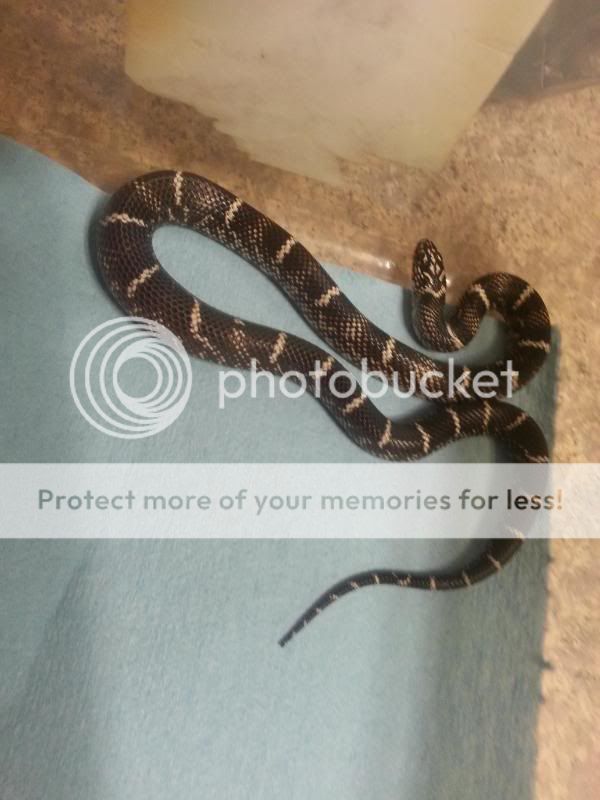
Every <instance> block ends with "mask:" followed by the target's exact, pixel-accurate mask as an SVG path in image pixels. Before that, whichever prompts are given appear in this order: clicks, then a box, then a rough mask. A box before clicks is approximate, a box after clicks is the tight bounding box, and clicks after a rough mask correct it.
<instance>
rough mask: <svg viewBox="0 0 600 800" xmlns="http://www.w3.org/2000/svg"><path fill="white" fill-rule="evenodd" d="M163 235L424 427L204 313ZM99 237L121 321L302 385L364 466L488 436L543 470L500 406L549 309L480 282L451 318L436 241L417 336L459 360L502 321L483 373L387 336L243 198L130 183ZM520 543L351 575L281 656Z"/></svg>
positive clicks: (310, 356) (420, 255)
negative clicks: (271, 292) (265, 297)
mask: <svg viewBox="0 0 600 800" xmlns="http://www.w3.org/2000/svg"><path fill="white" fill-rule="evenodd" d="M164 225H176V226H181V227H184V228H189V229H192V230H194V231H197V232H198V233H200V234H201V235H203V236H205V237H208V238H209V239H211V240H213V241H215V242H217V243H218V244H220V245H223V246H224V247H226V248H228V249H229V250H231V251H232V252H234V253H235V254H237V255H238V256H240V257H241V258H242V259H244V260H245V261H247V262H249V264H251V265H252V266H254V267H256V268H257V269H258V270H259V271H260V272H261V273H263V274H264V275H266V276H267V277H268V278H269V279H270V280H271V281H273V282H274V283H275V285H276V286H277V287H278V288H279V289H280V290H281V292H282V293H283V294H284V295H285V296H286V297H287V299H288V300H289V301H290V302H291V303H292V305H293V306H294V307H295V308H296V309H297V310H298V311H299V313H300V315H301V316H302V317H303V318H304V320H305V321H306V322H307V323H308V324H309V326H310V327H311V328H312V329H313V330H314V331H315V332H316V333H317V334H318V336H319V337H320V338H321V339H322V340H323V342H324V343H325V344H326V345H327V346H329V347H330V348H331V349H333V350H334V351H335V352H336V353H337V354H338V355H339V356H341V357H342V358H343V359H346V360H347V361H349V362H350V363H352V364H355V365H360V366H361V367H362V368H363V369H365V368H367V369H368V370H369V371H376V372H378V373H379V374H380V375H382V376H383V378H384V379H385V380H387V381H389V382H392V381H393V382H395V385H396V384H397V385H398V386H399V387H400V388H401V389H402V390H407V391H408V390H412V391H413V393H414V394H415V396H418V397H424V398H425V399H428V400H430V401H431V404H430V406H429V408H430V409H431V411H430V412H429V413H427V412H426V413H421V414H420V415H419V416H418V417H416V418H410V419H390V418H388V417H387V416H385V415H384V414H383V413H382V412H381V411H380V410H379V409H378V408H377V406H376V405H375V404H374V403H373V402H372V401H371V400H370V399H369V397H368V396H367V394H366V393H365V392H363V390H362V388H361V386H360V384H356V385H353V383H352V381H351V378H350V376H349V374H348V371H347V369H346V368H345V367H344V365H343V364H342V363H341V361H340V360H338V359H337V358H336V357H335V356H333V355H332V354H331V353H330V352H329V351H328V350H327V349H325V348H321V347H319V346H318V345H315V344H313V343H311V342H309V341H307V340H305V339H303V338H301V337H299V336H296V335H293V334H291V333H288V332H286V331H282V330H276V329H274V328H270V327H267V326H264V325H260V324H258V323H256V322H253V321H249V320H244V319H242V318H241V317H235V316H233V315H230V314H227V313H225V312H223V311H221V310H219V309H217V308H214V307H212V306H210V305H209V304H208V303H205V302H203V301H202V300H201V299H200V298H198V297H196V296H195V295H194V294H192V293H191V292H189V291H188V290H187V289H186V288H185V287H183V286H182V285H180V284H179V283H178V282H177V281H175V280H174V279H173V278H172V277H171V276H170V275H169V273H168V272H167V271H166V270H165V268H164V267H163V265H162V264H161V263H160V262H159V260H158V258H157V256H156V253H155V251H154V248H153V243H152V241H153V235H154V233H155V231H156V230H157V229H158V228H159V227H161V226H164ZM95 234H96V235H95V253H96V257H97V266H98V269H99V272H100V274H101V277H102V279H103V282H104V284H105V286H106V288H107V289H108V291H109V292H110V293H111V294H112V296H113V298H114V300H115V301H116V302H117V304H118V305H119V306H120V307H121V308H122V309H123V310H124V311H125V313H127V314H129V315H133V316H137V317H144V318H146V319H148V320H152V321H154V322H158V323H160V324H161V325H163V326H165V327H166V328H168V329H169V330H170V331H171V332H172V333H173V334H174V335H175V336H176V337H177V338H178V339H179V340H180V341H181V343H182V344H183V346H184V347H185V349H186V350H187V351H188V353H189V354H191V355H192V356H195V357H198V358H200V359H204V360H208V361H212V362H214V363H217V364H220V365H222V366H226V367H228V368H235V369H243V370H248V369H256V368H258V369H260V370H261V371H262V370H267V371H269V372H271V373H273V374H276V375H285V374H288V373H293V374H294V375H296V376H302V377H303V378H304V380H305V384H304V385H305V386H306V388H307V390H308V391H309V392H311V393H312V394H313V395H314V396H315V397H317V399H318V401H319V402H320V403H321V405H322V406H323V407H324V408H325V409H326V411H327V412H328V413H329V414H330V415H331V417H332V418H333V419H334V420H335V422H336V423H337V424H338V425H339V426H340V427H341V429H342V430H343V432H344V433H345V434H346V435H347V436H348V437H349V438H350V439H351V440H352V441H353V442H354V443H355V444H356V445H358V446H359V447H360V448H362V449H363V450H364V451H366V452H367V453H369V454H371V455H373V456H376V457H378V458H381V459H386V460H389V461H414V460H417V459H421V458H423V457H426V456H428V455H429V454H430V453H432V452H433V451H435V450H437V449H438V448H441V447H444V446H446V445H449V444H450V443H452V442H454V441H456V440H459V439H463V438H465V437H474V436H492V437H493V438H494V439H496V440H497V441H498V442H500V443H501V444H502V446H503V447H505V448H507V450H508V452H509V455H510V459H511V460H512V461H515V462H521V463H545V462H548V460H549V452H548V445H547V442H546V439H545V437H544V434H543V432H542V430H541V429H540V427H539V426H538V424H537V423H536V422H535V420H534V419H533V418H532V417H530V416H529V415H528V414H527V413H526V412H525V411H523V410H522V409H520V408H518V407H517V406H515V405H513V404H512V403H508V402H506V401H505V399H504V400H503V399H502V398H503V397H504V398H506V396H507V394H509V392H508V391H507V392H503V391H502V381H501V379H502V377H503V376H506V375H507V374H508V375H509V376H510V389H511V390H516V389H518V388H520V387H521V386H523V385H525V384H526V383H527V382H528V381H529V380H531V378H532V377H533V376H534V375H535V374H536V373H537V372H538V370H539V369H540V367H541V366H542V364H543V363H544V360H545V358H546V357H547V355H548V353H549V352H550V349H551V323H550V317H549V314H548V310H547V308H546V305H545V304H544V301H543V300H542V298H541V296H540V295H539V294H538V292H537V291H536V290H535V289H534V288H533V287H532V286H531V285H530V284H529V283H527V282H526V281H524V280H522V279H521V278H519V277H518V276H516V275H512V274H510V273H505V272H494V273H490V274H487V275H484V276H483V277H481V278H479V279H477V280H476V281H475V282H474V283H472V284H471V285H470V286H469V287H468V288H467V289H466V291H465V292H464V293H463V295H462V297H461V299H460V300H459V301H458V303H457V304H456V306H455V307H454V310H452V311H449V309H447V307H446V289H447V279H446V270H445V265H444V260H443V258H442V255H441V253H440V252H439V250H438V248H437V247H436V245H435V244H434V243H433V242H432V241H431V240H429V239H422V240H421V241H419V243H418V244H417V246H416V248H415V250H414V255H413V262H412V278H413V305H412V327H413V330H414V335H415V338H416V339H417V340H418V341H419V343H420V344H421V345H422V346H423V348H424V349H426V350H429V351H435V352H449V353H452V352H455V351H457V350H459V349H461V348H463V347H464V346H465V345H466V344H468V343H469V342H470V341H471V339H473V337H474V336H475V335H476V333H477V331H478V330H479V327H480V325H481V322H482V320H483V318H484V317H485V316H486V315H487V314H488V313H491V314H492V315H494V316H496V317H498V318H500V320H502V321H503V323H504V326H505V329H506V348H505V349H506V356H505V357H504V358H502V359H498V360H495V361H493V362H491V363H489V364H486V365H483V366H481V367H477V368H475V367H469V366H467V365H462V366H460V365H459V366H457V365H454V364H452V362H451V361H444V360H439V359H435V358H433V357H431V356H430V355H428V354H427V353H423V352H421V351H419V350H417V349H415V348H413V347H411V346H409V345H407V344H406V343H403V342H401V341H399V340H398V339H396V338H395V337H393V336H390V335H389V334H387V333H386V332H385V331H383V330H382V329H381V328H379V327H378V326H377V325H375V324H374V323H373V322H371V321H370V320H369V319H368V318H367V317H366V316H364V315H363V314H362V313H361V312H360V311H359V310H358V308H357V307H356V306H355V305H354V304H353V303H352V302H351V300H350V299H349V298H348V297H347V296H346V295H345V294H344V293H343V292H342V291H341V289H340V288H339V286H338V285H337V284H336V283H335V281H334V280H333V279H332V278H331V276H330V275H329V274H328V273H327V271H326V270H325V269H324V268H323V267H322V266H321V264H320V263H319V262H318V261H317V260H316V259H315V258H314V257H313V256H312V255H311V254H310V253H309V252H308V250H307V249H306V248H305V247H304V246H303V245H302V244H301V243H300V242H298V241H297V240H296V239H295V238H294V237H293V236H292V235H290V234H289V233H288V232H287V231H286V230H285V229H284V228H282V227H280V226H279V225H278V224H277V223H275V222H274V221H273V220H271V219H270V218H269V217H267V216H266V215H264V214H262V213H261V212H260V211H258V210H256V209H255V208H253V207H252V206H251V205H249V204H248V203H246V202H244V201H243V200H241V199H240V198H239V197H237V196H236V195H235V194H232V193H231V192H229V191H227V190H226V189H224V188H222V187H221V186H219V185H218V184H216V183H214V182H212V181H210V180H208V179H207V178H204V177H201V176H199V175H196V174H193V173H191V172H184V171H172V170H163V171H159V172H152V173H149V174H145V175H141V176H139V177H137V178H135V179H134V180H131V181H129V182H128V183H126V184H124V185H123V186H122V187H121V188H120V189H118V190H117V191H116V192H115V193H114V194H113V195H112V196H111V198H110V199H109V201H108V203H107V205H106V207H105V208H104V209H103V212H102V214H101V216H100V218H99V220H98V221H97V227H96V228H95ZM316 364H318V365H319V366H318V369H317V370H315V365H316ZM509 366H510V367H511V369H510V371H509V372H508V367H509ZM483 375H485V376H487V379H490V378H494V379H495V380H496V385H497V387H498V389H497V392H495V393H494V394H493V396H491V397H485V399H483V398H482V396H481V394H482V393H481V392H480V393H478V392H477V391H476V389H477V386H478V385H479V384H480V382H479V384H478V381H479V379H480V378H481V376H483ZM323 376H325V378H326V380H325V381H323V380H322V378H323ZM457 376H458V377H457ZM334 378H335V382H334ZM507 380H508V379H507ZM317 384H318V388H319V391H318V392H317V391H316V388H317ZM488 385H489V384H488ZM507 388H508V384H507ZM522 541H523V534H522V532H520V531H517V530H515V531H514V535H511V536H508V537H505V538H497V539H488V540H486V544H485V547H484V549H483V550H482V552H480V553H479V554H477V555H476V556H474V557H472V558H471V559H470V560H469V561H468V563H466V564H464V565H461V566H459V567H456V568H452V569H449V570H448V571H439V572H436V573H434V574H426V573H410V572H405V571H400V570H394V569H381V570H370V571H365V572H361V573H358V574H355V575H351V576H349V577H347V578H344V579H343V580H341V581H339V582H338V583H336V584H335V585H334V586H332V587H330V588H329V589H327V591H325V592H324V593H323V594H322V595H321V596H320V597H319V598H318V599H317V600H316V601H315V602H313V603H312V604H311V605H310V606H309V607H308V608H307V609H306V610H305V611H304V612H303V614H302V615H301V616H300V617H299V618H298V619H297V621H296V622H295V623H294V624H293V625H292V626H291V627H290V628H289V630H288V631H287V632H286V633H285V634H284V636H282V638H281V639H280V640H279V644H280V645H281V646H284V645H286V644H287V643H288V642H289V641H290V639H291V638H292V637H293V636H295V635H296V634H297V633H298V632H299V631H300V630H302V629H303V628H304V627H305V626H306V625H307V624H308V623H310V622H311V620H313V619H314V618H315V617H316V616H317V615H319V614H320V613H321V612H322V611H324V610H325V609H326V608H327V607H328V606H329V605H331V604H332V603H334V602H335V601H337V600H338V599H339V598H341V597H343V596H344V595H346V594H348V593H350V592H352V591H355V590H357V589H360V588H362V587H365V586H375V585H394V586H399V587H408V588H416V589H425V590H450V589H461V588H467V587H470V586H472V585H473V584H476V583H479V582H481V581H482V580H484V579H486V578H488V577H489V576H491V575H494V574H495V573H497V572H498V571H499V570H501V569H502V568H503V567H504V566H505V565H506V563H507V562H508V561H509V560H510V559H511V558H512V557H513V556H514V554H515V553H516V552H517V551H518V550H519V548H520V547H521V545H522Z"/></svg>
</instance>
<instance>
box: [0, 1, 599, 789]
mask: <svg viewBox="0 0 600 800" xmlns="http://www.w3.org/2000/svg"><path fill="white" fill-rule="evenodd" d="M0 20H1V23H0V66H1V73H0V132H2V133H5V134H7V135H10V136H12V137H14V138H15V139H17V140H18V141H20V142H22V143H24V144H28V145H30V146H32V147H35V148H36V149H38V150H40V151H42V152H43V153H45V154H47V155H49V156H51V157H53V158H55V159H56V160H57V161H59V162H61V163H63V164H65V165H66V166H68V167H70V168H71V169H73V170H75V171H77V172H78V173H80V174H81V175H82V176H83V177H85V178H86V179H88V180H89V181H91V182H93V183H95V184H96V185H98V186H100V187H102V188H104V189H107V190H108V189H112V188H115V187H116V186H118V185H119V184H120V183H121V182H122V181H124V180H125V179H127V178H130V177H132V176H133V175H136V174H139V173H140V172H143V171H146V170H149V169H156V168H169V167H178V168H182V169H188V170H192V171H196V172H199V173H201V174H205V175H207V176H208V177H211V178H212V179H213V180H216V181H217V182H220V183H223V184H224V185H226V186H227V187H228V188H230V189H231V190H232V191H235V192H237V193H239V194H240V195H242V196H243V197H244V198H245V199H247V200H248V201H250V202H252V203H253V204H254V205H256V206H258V207H259V208H261V209H262V210H264V211H265V212H266V213H268V214H270V215H271V216H273V217H274V218H275V219H277V221H278V222H280V223H281V224H283V225H284V226H285V227H287V228H288V229H290V230H291V231H293V233H294V235H295V236H296V237H297V238H299V239H300V240H301V241H303V243H304V244H306V245H307V246H308V247H309V248H310V249H312V250H313V252H314V253H315V255H316V256H317V257H319V258H321V259H323V260H330V261H335V262H338V263H343V264H345V265H347V266H349V267H351V268H354V269H358V270H363V271H367V272H370V273H371V274H375V275H379V276H381V277H384V278H386V279H388V280H392V281H398V282H400V283H403V284H407V283H408V278H409V269H410V257H411V251H412V247H413V246H414V244H415V242H416V241H417V239H419V238H420V237H421V236H428V237H431V238H433V239H435V240H436V241H437V242H438V244H439V245H440V248H441V249H442V251H443V252H444V253H445V256H446V261H447V267H448V271H449V272H450V274H451V277H452V285H451V297H454V298H456V297H457V296H458V295H459V293H460V291H461V290H462V289H463V288H464V287H465V286H466V285H467V284H468V282H469V281H471V280H472V279H473V278H475V277H476V276H477V275H478V274H480V273H482V272H486V271H491V270H506V271H512V272H516V273H518V274H519V275H521V276H522V277H523V278H525V279H527V280H528V281H530V282H531V283H533V284H534V285H535V286H536V288H537V289H538V290H539V291H540V292H541V294H542V296H543V297H544V299H545V300H546V303H547V305H548V307H549V309H550V313H551V316H552V319H553V322H554V323H555V324H556V325H558V326H559V328H560V332H561V337H562V345H561V356H560V380H559V384H558V390H557V392H558V396H557V417H556V443H555V450H554V459H555V460H558V461H566V462H572V461H598V460H600V458H599V456H600V415H599V414H598V413H597V411H596V397H597V396H598V394H599V393H600V392H599V390H600V379H599V376H598V373H597V372H596V371H595V358H597V356H598V354H599V353H600V326H599V325H598V322H597V318H598V314H599V311H600V292H599V291H598V288H597V286H598V277H599V274H600V87H589V88H584V89H581V90H580V91H578V92H573V93H565V94H562V95H556V96H551V97H546V98H543V99H538V100H536V101H524V100H504V101H503V102H498V103H494V104H488V105H487V106H485V107H484V108H483V109H482V110H481V111H480V113H479V114H478V115H477V117H476V118H475V119H474V120H473V121H472V123H471V125H470V126H469V127H468V129H467V130H466V131H465V132H464V134H463V136H462V137H461V139H460V141H459V142H458V143H457V145H456V147H455V148H454V151H453V153H452V156H451V158H450V159H449V161H448V163H447V165H446V167H445V168H444V169H443V170H442V171H441V172H440V173H438V174H435V175H428V174H425V173H422V172H419V171H416V170H410V169H406V168H403V167H401V166H392V165H386V164H381V163H374V162H372V163H368V164H364V165H361V166H356V165H350V164H346V165H344V171H345V174H346V176H347V180H348V188H347V189H334V188H331V187H327V186H325V185H321V184H317V183H315V182H311V181H309V180H307V179H304V178H302V177H299V176H295V175H291V174H288V173H284V172H281V171H278V170H275V169H272V168H269V167H265V166H261V165H258V164H255V163H252V162H251V161H249V160H248V159H247V158H246V156H245V155H244V154H243V153H241V152H239V151H238V150H237V149H236V148H235V147H234V145H233V144H232V142H231V141H230V140H229V139H228V138H227V137H226V136H224V135H222V134H217V133H215V132H214V130H213V128H212V125H211V122H210V120H207V119H205V118H203V117H202V116H201V115H200V114H198V113H197V112H195V111H194V110H192V109H190V108H188V107H186V106H183V105H181V104H177V103H173V102H170V101H167V100H164V99H161V98H158V97H154V96H152V95H150V94H148V93H147V92H145V91H143V90H142V89H140V88H138V87H136V86H135V85H133V84H132V83H131V82H130V81H129V80H128V79H127V77H126V76H125V75H124V72H123V66H122V63H123V40H124V22H125V20H124V3H123V2H113V3H106V2H104V1H103V0H80V2H77V3H74V2H72V0H38V1H37V2H36V1H35V0H0ZM0 180H1V177H0ZM552 552H553V556H554V563H553V564H552V567H551V569H550V573H549V590H550V597H549V608H548V618H547V629H546V638H545V655H546V658H547V659H548V661H549V662H551V663H552V665H553V669H552V670H551V671H548V672H546V673H545V676H544V682H543V694H544V698H545V702H544V703H543V704H542V706H541V710H540V718H539V729H538V768H537V774H536V796H537V798H538V800H559V798H561V799H562V798H570V799H571V800H577V798H586V800H588V798H589V797H591V796H592V795H593V791H592V789H593V785H596V786H597V785H598V784H599V783H600V737H599V735H598V733H597V732H598V731H599V730H600V710H599V706H600V631H599V626H598V611H599V610H600V590H599V583H600V582H599V581H598V576H599V567H598V563H600V544H599V542H598V541H581V542H574V541H564V542H559V541H556V542H553V548H552ZM511 800H512V799H511Z"/></svg>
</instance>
